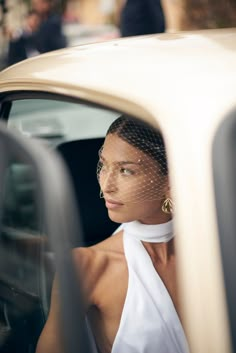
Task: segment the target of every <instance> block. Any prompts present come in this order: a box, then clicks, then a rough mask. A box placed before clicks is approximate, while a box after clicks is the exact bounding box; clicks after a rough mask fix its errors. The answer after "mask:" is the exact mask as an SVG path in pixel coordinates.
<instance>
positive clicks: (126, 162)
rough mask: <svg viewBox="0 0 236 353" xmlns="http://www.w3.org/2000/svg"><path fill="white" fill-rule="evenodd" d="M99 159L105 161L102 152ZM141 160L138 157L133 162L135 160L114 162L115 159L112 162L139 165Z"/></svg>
mask: <svg viewBox="0 0 236 353" xmlns="http://www.w3.org/2000/svg"><path fill="white" fill-rule="evenodd" d="M100 159H101V160H102V161H104V162H106V158H105V157H104V156H103V155H102V154H101V155H100ZM141 162H142V160H141V159H139V160H138V161H137V162H135V161H117V162H116V161H115V162H113V163H115V164H117V165H126V164H134V165H140V164H141Z"/></svg>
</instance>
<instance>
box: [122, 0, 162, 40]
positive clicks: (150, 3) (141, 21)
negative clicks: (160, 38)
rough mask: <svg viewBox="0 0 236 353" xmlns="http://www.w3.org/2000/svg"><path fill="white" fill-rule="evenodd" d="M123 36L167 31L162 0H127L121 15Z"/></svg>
mask: <svg viewBox="0 0 236 353" xmlns="http://www.w3.org/2000/svg"><path fill="white" fill-rule="evenodd" d="M120 31H121V35H122V36H123V37H127V36H135V35H141V34H152V33H161V32H164V31H165V18H164V13H163V10H162V5H161V2H160V0H126V2H124V6H123V9H122V11H121V17H120Z"/></svg>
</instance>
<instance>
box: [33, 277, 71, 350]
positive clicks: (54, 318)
mask: <svg viewBox="0 0 236 353" xmlns="http://www.w3.org/2000/svg"><path fill="white" fill-rule="evenodd" d="M59 299H60V298H59V289H58V281H57V278H56V277H55V279H54V282H53V287H52V294H51V306H50V311H49V316H48V319H47V322H46V324H45V326H44V328H43V331H42V333H41V336H40V338H39V341H38V344H37V348H36V353H55V352H57V353H64V352H63V349H62V347H63V345H62V338H61V337H62V334H61V333H62V331H61V327H60V322H61V320H60V305H59Z"/></svg>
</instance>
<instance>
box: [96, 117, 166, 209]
mask: <svg viewBox="0 0 236 353" xmlns="http://www.w3.org/2000/svg"><path fill="white" fill-rule="evenodd" d="M97 177H98V182H99V184H100V188H101V195H100V196H101V197H105V198H111V199H114V200H115V201H116V202H121V203H127V202H128V203H137V202H143V201H154V200H160V201H161V200H163V199H165V192H166V189H167V186H168V166H167V159H166V152H165V146H164V141H163V138H162V136H161V133H160V132H159V131H157V130H156V129H154V128H153V127H151V126H150V125H147V124H146V123H143V122H141V121H139V120H136V119H135V120H134V119H133V118H130V117H127V116H121V117H119V118H118V119H116V120H115V121H114V122H113V123H112V125H111V126H110V128H109V129H108V131H107V135H106V138H105V142H104V145H103V146H102V147H101V149H100V151H99V161H98V165H97Z"/></svg>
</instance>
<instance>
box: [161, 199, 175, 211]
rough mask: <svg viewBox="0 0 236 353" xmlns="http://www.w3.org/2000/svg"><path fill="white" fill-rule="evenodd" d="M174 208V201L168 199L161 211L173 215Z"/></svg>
mask: <svg viewBox="0 0 236 353" xmlns="http://www.w3.org/2000/svg"><path fill="white" fill-rule="evenodd" d="M173 206H174V203H173V201H172V200H171V199H170V198H169V197H167V199H165V201H164V202H163V204H162V207H161V209H162V211H163V212H164V213H173Z"/></svg>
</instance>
